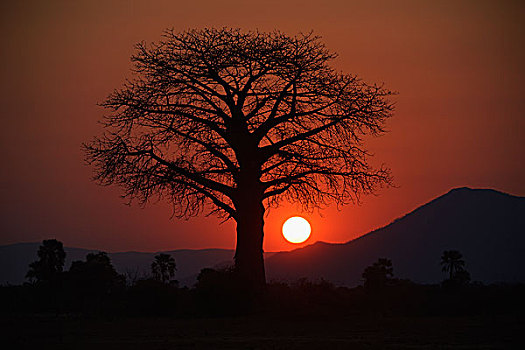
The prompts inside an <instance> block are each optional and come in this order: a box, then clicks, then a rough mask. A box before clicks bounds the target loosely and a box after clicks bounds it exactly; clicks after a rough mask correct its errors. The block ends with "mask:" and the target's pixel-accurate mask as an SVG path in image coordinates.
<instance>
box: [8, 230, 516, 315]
mask: <svg viewBox="0 0 525 350" xmlns="http://www.w3.org/2000/svg"><path fill="white" fill-rule="evenodd" d="M37 254H38V260H36V261H34V262H32V263H31V264H30V265H29V271H28V273H27V278H28V280H29V282H28V283H25V284H24V285H21V286H3V287H0V300H1V302H2V303H3V304H4V305H2V306H3V307H2V310H3V312H15V313H16V312H28V313H34V312H49V313H55V314H71V313H73V314H79V315H87V316H111V315H113V316H115V315H123V316H126V315H128V316H159V315H165V316H176V317H199V316H210V315H212V316H213V315H215V316H221V315H223V316H224V315H240V314H249V313H254V312H256V313H259V312H263V313H264V312H267V313H273V314H283V315H290V314H291V315H293V314H302V313H327V312H328V313H329V314H333V315H341V316H344V315H345V314H348V313H349V314H361V315H362V314H368V313H379V314H391V313H394V314H403V315H405V314H430V315H433V314H437V315H440V314H443V313H452V314H465V313H469V314H471V313H479V312H492V313H497V312H502V310H503V311H504V312H507V311H508V310H511V309H512V310H525V309H524V308H523V302H522V300H521V297H520V295H522V293H523V291H525V290H524V288H523V286H522V285H489V286H485V285H483V284H481V283H477V282H473V283H472V282H470V275H469V273H468V271H467V270H466V262H465V260H464V259H463V256H462V255H461V253H460V252H458V251H456V250H448V251H444V252H443V254H442V256H441V268H442V271H443V273H444V277H445V278H444V280H443V281H442V282H441V283H440V284H436V285H422V284H417V283H414V282H412V281H410V280H407V279H399V278H396V277H395V275H394V266H393V263H392V261H391V260H390V259H387V258H379V259H378V260H377V261H376V262H374V263H373V264H371V265H370V266H368V267H366V268H365V269H364V271H363V273H362V282H363V283H362V285H360V286H357V287H354V288H347V287H340V286H335V285H333V284H332V283H330V282H328V281H326V280H322V279H321V280H317V281H310V280H307V279H299V280H297V281H295V282H286V283H285V282H278V281H274V282H270V283H268V285H267V288H266V293H265V295H264V298H262V299H259V301H258V302H257V303H254V301H253V298H251V297H250V290H249V289H246V285H245V284H244V283H243V280H242V279H240V278H239V277H238V275H237V274H236V273H235V268H234V267H230V268H225V269H212V268H205V269H203V270H201V272H200V273H199V275H198V278H197V282H196V284H195V285H194V286H193V287H192V288H188V287H183V288H181V287H180V286H179V285H178V283H177V281H176V280H175V279H174V277H175V273H176V262H175V260H174V259H173V257H171V256H170V255H169V254H163V253H161V254H158V255H156V256H155V257H154V260H153V261H152V263H151V265H150V268H151V274H150V275H149V276H143V277H142V278H136V277H134V276H130V275H128V276H126V275H123V274H119V273H118V272H117V271H116V270H115V268H114V267H113V265H112V263H111V260H110V258H109V256H108V255H107V254H106V253H104V252H98V253H89V254H87V256H86V258H85V260H81V261H74V262H73V263H72V264H71V266H70V268H69V270H67V271H66V270H64V263H65V257H66V253H65V252H64V249H63V245H62V243H61V242H59V241H57V240H44V241H43V242H42V245H41V246H40V247H39V249H38V252H37ZM505 310H507V311H505Z"/></svg>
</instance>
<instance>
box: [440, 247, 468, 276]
mask: <svg viewBox="0 0 525 350" xmlns="http://www.w3.org/2000/svg"><path fill="white" fill-rule="evenodd" d="M441 267H442V269H441V270H442V271H443V272H448V273H449V279H450V280H451V281H452V280H453V279H455V278H456V275H457V274H458V273H459V272H462V271H465V269H464V267H465V261H464V260H463V255H462V254H461V253H460V252H459V251H457V250H445V251H444V252H443V255H441Z"/></svg>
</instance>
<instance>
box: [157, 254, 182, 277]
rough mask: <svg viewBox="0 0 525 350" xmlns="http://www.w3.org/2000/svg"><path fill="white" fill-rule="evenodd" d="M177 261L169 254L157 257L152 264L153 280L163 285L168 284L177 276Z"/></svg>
mask: <svg viewBox="0 0 525 350" xmlns="http://www.w3.org/2000/svg"><path fill="white" fill-rule="evenodd" d="M176 270H177V268H176V267H175V259H173V258H172V257H171V255H169V254H164V253H161V254H159V255H155V261H153V262H152V263H151V272H152V273H153V278H155V279H156V280H157V281H160V282H162V283H167V282H169V280H170V279H171V278H173V276H175V271H176Z"/></svg>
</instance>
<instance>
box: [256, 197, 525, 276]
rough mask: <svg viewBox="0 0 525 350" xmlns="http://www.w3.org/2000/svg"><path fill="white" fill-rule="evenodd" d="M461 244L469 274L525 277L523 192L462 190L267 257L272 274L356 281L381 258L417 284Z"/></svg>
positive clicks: (438, 273) (434, 273)
mask: <svg viewBox="0 0 525 350" xmlns="http://www.w3.org/2000/svg"><path fill="white" fill-rule="evenodd" d="M450 249H456V250H459V251H460V252H461V253H462V254H463V256H464V259H465V261H466V268H467V269H468V271H469V272H470V273H471V276H472V279H473V280H477V281H482V282H489V283H490V282H499V281H505V282H525V198H524V197H516V196H512V195H509V194H505V193H502V192H498V191H494V190H486V189H470V188H458V189H454V190H451V191H450V192H448V193H447V194H445V195H443V196H441V197H438V198H436V199H434V200H432V201H431V202H429V203H427V204H425V205H423V206H421V207H419V208H417V209H416V210H414V211H412V212H411V213H409V214H407V215H405V216H404V217H402V218H399V219H397V220H395V221H394V222H392V223H391V224H389V225H387V226H386V227H383V228H381V229H378V230H375V231H373V232H370V233H368V234H366V235H364V236H361V237H359V238H357V239H355V240H352V241H350V242H348V243H344V244H329V243H323V242H318V243H315V244H313V245H310V246H307V247H304V248H301V249H297V250H294V251H291V252H281V253H277V254H275V255H273V256H272V257H270V258H269V259H268V260H267V261H266V270H267V276H268V278H269V279H275V280H288V279H297V278H299V277H307V278H310V279H318V278H325V279H327V280H330V281H332V282H334V283H337V284H342V285H348V286H355V285H357V284H359V283H360V282H361V273H362V272H363V270H364V268H365V267H366V266H368V265H370V264H371V263H373V262H374V261H376V260H377V258H379V257H385V258H389V259H391V260H392V262H393V266H394V274H395V276H396V277H399V278H409V279H411V280H413V281H416V282H423V283H436V282H439V281H441V280H442V279H443V277H444V276H443V273H442V272H441V267H440V257H441V254H442V252H443V251H444V250H450Z"/></svg>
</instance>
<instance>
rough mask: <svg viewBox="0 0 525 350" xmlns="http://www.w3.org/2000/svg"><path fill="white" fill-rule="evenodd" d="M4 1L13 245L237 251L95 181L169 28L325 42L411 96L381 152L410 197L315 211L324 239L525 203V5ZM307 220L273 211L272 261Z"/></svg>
mask: <svg viewBox="0 0 525 350" xmlns="http://www.w3.org/2000/svg"><path fill="white" fill-rule="evenodd" d="M364 3H365V2H364V1H348V0H340V1H329V0H328V1H317V2H312V1H306V0H303V1H287V0H280V1H259V2H252V1H247V0H244V1H237V0H236V1H229V0H222V1H216V0H212V1H200V0H193V1H184V2H183V1H24V2H23V4H22V2H18V1H17V2H15V1H4V2H2V4H0V35H1V37H2V48H1V50H0V72H1V75H0V76H1V82H0V89H1V90H0V104H1V106H2V108H1V117H2V119H1V120H2V128H1V138H0V150H1V154H2V158H3V159H2V167H1V170H0V192H1V193H0V198H1V199H0V200H1V202H0V206H1V208H0V209H1V210H0V244H9V243H14V242H25V241H39V240H42V239H46V238H50V237H56V238H57V239H59V240H62V241H63V242H64V243H65V244H66V245H67V246H78V247H85V248H96V249H102V250H106V251H123V250H139V251H157V250H168V249H181V248H205V247H218V248H233V247H234V246H235V232H234V224H233V223H230V222H229V223H225V224H222V225H218V222H219V221H218V220H216V219H215V218H212V217H210V218H204V217H198V218H194V219H191V220H190V221H187V222H186V221H179V220H177V219H170V208H169V206H168V205H166V204H164V203H158V204H153V205H150V206H148V207H147V208H145V209H140V208H138V207H137V206H132V207H128V206H126V205H124V204H123V203H124V201H123V200H122V199H121V198H120V197H119V189H118V188H107V187H100V186H97V185H95V184H94V183H92V182H91V181H90V176H91V174H92V173H91V169H90V168H89V167H87V166H86V165H84V163H83V155H82V152H81V149H80V145H81V143H82V142H85V141H89V140H90V139H91V137H92V136H95V135H98V134H100V132H101V128H100V126H99V125H97V120H100V119H101V117H102V115H103V113H104V111H103V110H102V109H101V108H100V107H97V105H96V104H97V102H101V101H103V100H104V98H105V97H106V96H107V94H108V93H110V92H111V91H112V90H113V89H115V88H118V87H120V86H121V84H122V83H123V81H124V79H125V78H126V77H127V76H128V77H129V76H130V74H129V68H130V61H129V57H130V55H131V54H132V52H133V45H134V44H135V43H137V42H140V41H143V40H144V41H148V42H151V41H155V40H158V39H159V38H160V35H161V33H162V31H163V30H164V29H166V28H174V29H175V30H184V29H188V28H202V27H205V26H215V27H223V26H227V27H240V28H242V29H246V30H250V29H259V30H261V31H271V30H274V29H278V30H281V31H284V32H286V33H288V34H291V35H293V34H296V33H298V32H300V31H310V30H313V31H314V32H315V33H316V34H318V35H321V36H322V37H323V40H324V42H325V43H326V45H327V46H328V47H329V48H330V49H331V50H333V51H335V52H337V53H339V58H338V59H337V60H336V61H335V62H334V65H335V66H336V68H338V69H340V70H343V71H346V72H348V73H354V74H358V75H359V76H360V77H361V78H363V79H364V80H365V81H368V82H384V83H385V85H386V87H388V88H390V89H392V90H396V91H398V92H399V95H398V96H397V97H396V101H397V109H396V113H395V117H394V118H393V119H391V120H390V122H389V123H388V125H387V126H388V129H389V130H390V131H389V133H388V134H387V135H385V136H383V137H381V138H379V139H374V140H371V141H370V142H369V143H368V146H369V149H370V150H371V151H373V152H374V153H375V155H376V156H375V160H374V161H375V162H378V163H383V162H384V163H386V164H387V165H388V166H390V168H391V169H392V172H393V175H394V179H395V183H396V184H397V186H398V187H397V188H391V189H388V190H384V191H382V192H380V193H379V196H377V197H365V198H364V199H363V203H362V205H361V206H346V207H344V208H342V210H341V211H337V210H336V209H335V208H330V209H327V210H325V211H323V212H322V213H321V214H322V216H320V215H319V214H318V213H313V214H304V216H305V217H307V218H308V219H309V220H310V221H311V223H312V226H313V233H312V237H311V238H310V239H309V240H308V241H307V242H305V244H311V243H313V242H315V241H317V240H322V241H328V242H346V241H348V240H350V239H352V238H354V237H357V236H359V235H360V234H364V233H366V232H368V231H370V230H371V229H374V228H377V227H380V226H383V225H385V224H388V223H389V222H390V221H392V220H393V219H395V218H397V217H399V216H401V215H403V214H405V213H407V212H408V211H410V210H412V209H414V208H416V207H417V206H418V205H420V204H423V203H424V202H426V201H428V200H430V199H432V198H434V197H436V196H438V195H441V194H443V193H445V192H447V191H448V190H449V189H451V188H453V187H459V186H469V187H485V188H488V187H490V188H494V189H497V190H501V191H505V192H508V193H512V194H515V195H521V196H523V195H525V182H524V179H525V166H524V162H523V160H524V159H525V157H524V153H525V152H524V151H525V115H524V111H525V84H524V83H523V82H524V81H525V68H524V62H525V40H524V38H525V36H524V34H525V31H524V29H525V5H524V3H523V2H522V1H475V0H472V1H458V0H453V1H448V0H447V1H419V0H414V1H386V0H385V1H367V2H366V4H364ZM292 214H300V212H298V211H297V210H296V209H295V208H294V207H293V206H288V207H283V208H281V209H279V210H272V211H271V212H270V214H269V216H268V217H267V220H266V228H265V250H267V251H275V250H287V249H292V248H295V247H298V246H297V245H292V244H290V243H286V242H285V241H284V239H283V238H282V236H281V232H280V226H281V224H282V222H283V221H284V220H285V219H286V218H287V217H289V216H291V215H292Z"/></svg>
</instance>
